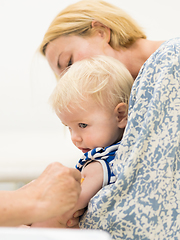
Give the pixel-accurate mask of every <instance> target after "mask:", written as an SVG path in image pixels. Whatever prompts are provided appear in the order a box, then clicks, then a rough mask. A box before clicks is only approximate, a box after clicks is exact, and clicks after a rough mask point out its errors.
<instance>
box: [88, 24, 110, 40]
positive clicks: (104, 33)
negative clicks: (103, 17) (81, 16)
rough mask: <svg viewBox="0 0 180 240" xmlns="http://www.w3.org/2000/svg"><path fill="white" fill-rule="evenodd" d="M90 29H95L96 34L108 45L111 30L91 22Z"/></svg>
mask: <svg viewBox="0 0 180 240" xmlns="http://www.w3.org/2000/svg"><path fill="white" fill-rule="evenodd" d="M91 27H92V28H97V31H98V33H99V34H100V35H101V37H103V38H104V39H107V42H108V43H109V42H110V40H111V30H110V29H109V28H108V27H106V26H105V25H104V24H102V23H100V22H98V21H96V20H93V21H92V23H91Z"/></svg>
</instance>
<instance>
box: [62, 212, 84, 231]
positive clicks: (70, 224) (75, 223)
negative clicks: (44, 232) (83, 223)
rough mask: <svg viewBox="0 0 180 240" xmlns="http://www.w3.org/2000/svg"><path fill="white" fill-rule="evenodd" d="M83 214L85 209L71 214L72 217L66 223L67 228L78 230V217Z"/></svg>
mask: <svg viewBox="0 0 180 240" xmlns="http://www.w3.org/2000/svg"><path fill="white" fill-rule="evenodd" d="M84 212H85V209H81V210H78V211H76V212H75V213H74V214H73V217H72V218H71V219H69V220H68V221H67V223H66V225H67V227H70V228H79V217H80V216H82V215H83V213H84Z"/></svg>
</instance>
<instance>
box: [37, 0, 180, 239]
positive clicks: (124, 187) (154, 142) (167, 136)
mask: <svg viewBox="0 0 180 240" xmlns="http://www.w3.org/2000/svg"><path fill="white" fill-rule="evenodd" d="M40 52H41V53H42V54H43V55H44V56H46V58H47V60H48V62H49V64H50V66H51V68H52V69H53V71H54V72H55V74H56V75H57V76H58V75H60V74H61V73H62V72H63V71H64V70H65V69H66V67H68V66H70V65H71V64H73V63H74V62H76V61H79V60H81V59H83V58H87V57H91V56H94V55H107V56H111V57H114V58H116V59H118V60H119V61H120V62H122V63H123V64H124V65H125V66H126V67H127V69H128V70H129V71H130V73H131V75H132V76H133V78H134V79H136V81H135V82H134V85H133V89H132V92H131V98H130V104H129V115H128V123H127V127H126V130H125V133H124V136H123V139H122V141H121V144H120V146H119V149H118V151H117V156H116V160H115V164H114V171H115V172H116V175H117V181H116V183H115V184H113V185H112V186H106V187H104V188H103V189H102V190H101V191H100V192H99V193H97V194H96V196H95V197H94V198H93V199H91V201H90V203H89V206H88V211H87V213H86V214H85V215H84V216H83V218H82V220H81V222H80V226H81V227H82V228H95V229H103V230H105V231H108V232H109V233H110V234H111V236H112V238H113V239H149V238H151V239H156V238H158V239H167V238H170V239H172V238H178V233H179V230H180V184H179V180H180V136H179V135H180V83H179V79H180V56H179V53H180V39H179V38H177V39H172V40H169V41H167V42H163V41H149V40H147V39H146V36H145V34H144V33H143V32H142V30H141V29H140V27H138V26H137V24H135V22H134V20H132V19H131V18H130V17H129V16H128V15H127V14H126V13H124V12H123V11H122V10H121V9H118V8H117V7H114V6H112V5H111V4H109V3H106V2H103V1H92V0H87V1H81V2H77V3H75V4H73V5H71V6H69V7H67V8H66V9H64V10H63V11H62V12H60V13H59V15H58V16H57V17H56V18H55V19H54V21H53V22H52V24H51V25H50V27H49V29H48V30H47V32H46V34H45V37H44V39H43V42H42V44H41V46H40Z"/></svg>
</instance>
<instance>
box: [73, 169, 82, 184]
mask: <svg viewBox="0 0 180 240" xmlns="http://www.w3.org/2000/svg"><path fill="white" fill-rule="evenodd" d="M71 174H72V176H73V177H74V179H75V180H76V181H77V182H79V183H81V173H80V172H79V170H77V169H74V168H71Z"/></svg>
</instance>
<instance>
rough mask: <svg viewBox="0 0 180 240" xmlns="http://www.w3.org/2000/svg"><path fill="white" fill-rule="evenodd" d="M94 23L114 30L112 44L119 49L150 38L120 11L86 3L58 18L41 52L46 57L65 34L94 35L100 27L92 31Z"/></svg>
mask: <svg viewBox="0 0 180 240" xmlns="http://www.w3.org/2000/svg"><path fill="white" fill-rule="evenodd" d="M94 20H95V21H98V22H99V23H101V24H102V25H104V26H106V27H108V28H109V29H110V30H111V39H110V43H109V44H110V45H111V47H112V48H114V49H116V50H117V49H119V48H120V47H128V46H129V45H131V44H133V43H134V42H135V41H136V40H137V39H139V38H146V35H145V34H144V32H143V31H142V29H141V28H140V27H139V26H138V24H137V23H136V22H135V21H134V19H132V18H131V17H130V16H129V15H128V14H127V13H125V12H124V11H123V10H121V9H120V8H118V7H116V6H113V5H111V4H110V3H107V2H104V1H101V0H83V1H80V2H77V3H75V4H72V5H69V6H68V7H67V8H65V9H64V10H63V11H61V12H60V13H59V14H58V15H57V16H56V17H55V19H54V20H53V22H52V23H51V25H50V26H49V28H48V30H47V32H46V34H45V36H44V39H43V41H42V43H41V45H40V49H39V50H40V52H41V53H42V54H43V55H45V51H46V47H47V45H48V43H49V42H51V41H53V40H55V39H56V38H58V37H60V36H62V35H79V36H84V37H85V36H92V35H93V34H94V32H95V30H96V29H97V28H99V26H97V27H93V28H92V22H93V21H94ZM103 30H104V31H105V28H103Z"/></svg>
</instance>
